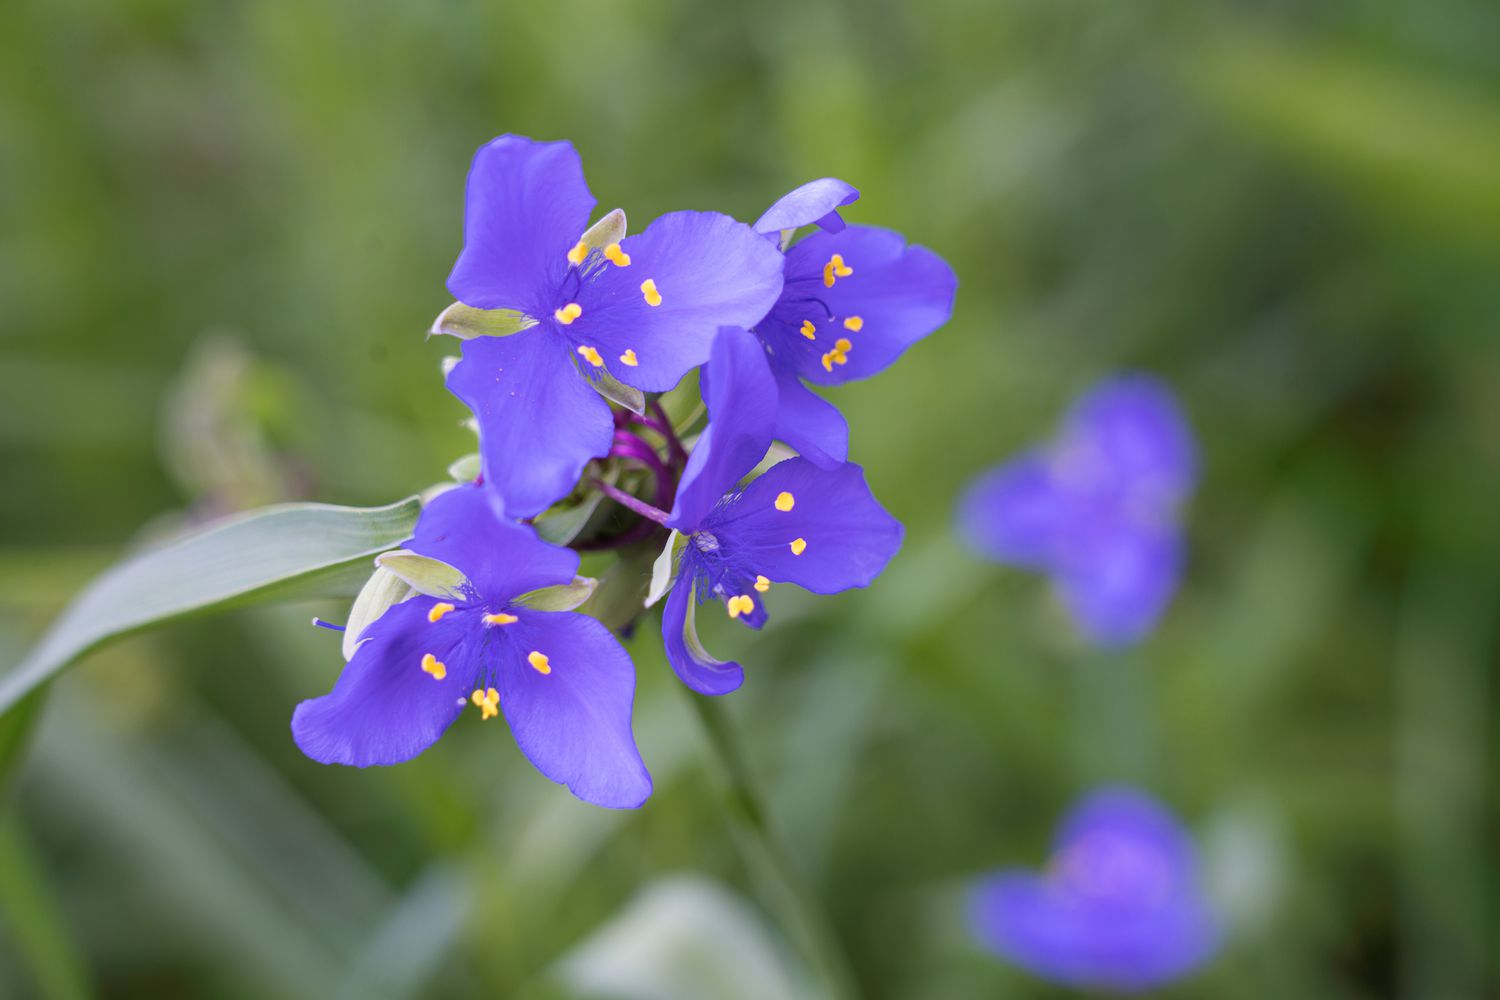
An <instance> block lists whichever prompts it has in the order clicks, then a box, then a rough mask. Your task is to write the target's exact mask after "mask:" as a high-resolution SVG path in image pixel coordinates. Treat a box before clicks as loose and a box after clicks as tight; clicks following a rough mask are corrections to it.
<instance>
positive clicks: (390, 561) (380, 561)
mask: <svg viewBox="0 0 1500 1000" xmlns="http://www.w3.org/2000/svg"><path fill="white" fill-rule="evenodd" d="M375 565H377V566H379V567H381V568H382V569H388V570H390V571H391V572H392V573H395V574H396V575H397V576H399V577H400V578H401V579H402V580H405V581H406V584H407V586H409V587H411V589H412V590H415V591H416V592H417V593H419V594H426V595H427V596H428V597H445V598H446V597H459V596H461V595H462V594H463V586H464V583H465V582H467V581H466V580H465V578H464V575H463V574H462V573H460V572H459V571H458V570H456V569H454V568H453V567H452V566H449V565H448V564H447V563H445V562H443V561H442V560H441V559H433V558H431V557H430V556H424V555H422V554H420V553H417V552H412V551H411V550H410V549H397V550H396V551H394V552H385V553H382V554H381V555H379V556H377V557H376V559H375Z"/></svg>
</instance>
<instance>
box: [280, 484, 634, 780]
mask: <svg viewBox="0 0 1500 1000" xmlns="http://www.w3.org/2000/svg"><path fill="white" fill-rule="evenodd" d="M408 548H409V549H410V550H411V551H413V552H416V553H418V554H420V555H423V556H427V557H428V558H431V559H436V560H439V561H441V562H445V563H447V564H448V565H449V566H452V567H453V568H454V569H457V570H458V571H459V572H461V573H462V574H463V575H464V577H465V578H466V579H465V582H464V583H463V584H462V587H461V592H459V593H454V594H452V595H450V596H445V597H430V596H424V595H419V596H415V597H412V598H411V599H409V600H406V601H403V602H401V603H400V604H396V605H394V606H392V607H391V608H390V609H389V610H388V611H386V613H385V614H384V615H382V616H381V617H380V618H378V619H376V621H375V622H374V623H373V624H371V625H370V626H369V627H368V628H367V629H365V631H364V632H363V634H362V635H361V636H360V643H359V646H358V648H357V649H356V651H355V653H354V656H353V658H352V659H350V661H349V664H348V666H346V667H345V668H344V672H343V673H342V674H341V675H340V676H339V679H338V681H337V683H335V684H334V687H333V690H332V691H331V692H329V693H328V694H326V695H324V696H323V697H321V698H314V699H312V700H311V701H305V702H303V703H302V704H301V705H299V706H297V711H296V713H295V714H294V715H293V717H292V733H293V736H294V738H295V739H296V741H297V745H298V746H299V747H301V748H302V751H303V753H305V754H307V755H308V756H309V757H311V758H312V759H314V760H316V761H320V762H322V763H324V764H349V765H353V766H355V767H368V766H371V765H376V764H396V763H400V762H402V761H405V760H409V759H411V758H412V757H415V756H416V755H417V754H419V753H421V752H422V751H423V750H425V749H427V748H428V747H429V746H431V745H432V744H433V743H434V742H436V740H437V739H438V737H440V736H442V734H443V733H444V732H445V731H446V730H447V728H448V727H449V726H450V725H452V724H453V722H454V721H455V720H457V719H458V717H459V716H460V715H461V714H463V712H464V710H465V708H466V707H467V706H468V705H470V704H471V703H472V705H473V706H474V707H475V708H476V709H477V711H478V712H479V716H480V718H481V719H490V718H493V717H494V716H496V715H504V716H505V721H506V722H507V723H509V725H510V730H511V734H512V735H513V736H514V737H515V739H516V743H517V745H518V746H519V747H520V748H521V752H522V753H524V754H525V755H526V758H527V759H528V760H530V761H531V763H532V764H533V765H535V767H536V769H537V770H538V771H541V772H542V773H543V774H544V775H546V776H547V777H549V778H551V779H552V780H553V781H556V782H558V783H560V784H564V785H566V786H567V787H568V789H569V790H570V791H571V792H572V793H573V794H574V795H576V796H578V797H579V798H580V799H583V800H584V801H585V802H592V803H594V804H595V805H601V806H609V807H611V808H616V809H628V808H634V807H636V806H638V805H640V804H641V803H642V802H644V801H645V800H646V798H647V797H648V796H649V795H650V794H651V776H650V775H649V774H647V773H646V767H645V765H644V764H643V763H642V761H641V756H640V753H639V751H638V750H637V749H636V745H635V738H634V736H633V735H632V733H631V728H630V713H631V704H632V701H633V700H634V697H635V670H634V668H633V666H632V664H631V662H630V657H629V656H628V655H627V654H626V652H625V650H624V648H623V647H622V646H621V645H620V643H619V641H618V640H616V639H615V637H614V636H613V635H611V634H610V632H609V630H608V629H607V628H605V627H604V626H603V625H601V624H600V623H599V622H598V621H596V620H594V619H593V618H590V617H589V616H588V615H583V614H576V613H573V612H570V611H539V610H536V609H534V608H531V607H528V606H527V605H526V604H525V603H524V602H521V601H518V598H521V597H522V596H523V595H526V594H528V593H529V592H532V591H536V590H540V589H542V588H545V587H551V586H556V585H559V584H566V583H569V582H571V581H572V580H573V574H574V573H575V572H576V571H577V569H578V553H576V552H573V551H571V550H569V549H563V548H558V547H557V546H554V545H549V544H547V543H546V542H543V541H541V540H539V539H538V538H537V537H536V534H535V532H534V531H533V530H532V529H531V528H529V527H526V526H523V525H517V524H512V523H509V522H506V521H503V520H501V519H499V518H498V517H496V516H495V514H494V513H493V510H492V507H491V504H490V502H489V500H488V499H487V498H486V497H485V495H484V491H483V489H482V488H481V487H479V486H460V487H457V488H455V489H452V490H449V491H448V492H447V493H444V494H442V495H440V496H438V497H437V498H436V499H435V500H433V501H432V503H431V504H429V505H428V506H427V508H426V509H425V510H424V511H423V512H422V516H421V518H420V519H419V520H418V522H417V527H416V532H415V535H414V536H413V538H412V541H411V543H410V544H409V546H408Z"/></svg>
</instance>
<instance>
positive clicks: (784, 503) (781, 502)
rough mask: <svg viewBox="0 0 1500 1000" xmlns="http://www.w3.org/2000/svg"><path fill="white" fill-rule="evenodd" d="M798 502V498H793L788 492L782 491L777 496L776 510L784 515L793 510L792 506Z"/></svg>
mask: <svg viewBox="0 0 1500 1000" xmlns="http://www.w3.org/2000/svg"><path fill="white" fill-rule="evenodd" d="M796 502H797V498H796V497H794V496H792V495H791V494H790V493H788V492H787V491H786V490H782V491H781V492H780V493H778V494H776V509H777V510H779V511H781V512H782V513H783V514H784V513H786V512H787V511H789V510H791V509H792V505H793V504H794V503H796Z"/></svg>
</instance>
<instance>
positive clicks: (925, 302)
mask: <svg viewBox="0 0 1500 1000" xmlns="http://www.w3.org/2000/svg"><path fill="white" fill-rule="evenodd" d="M858 197H859V192H858V191H856V190H855V189H854V188H853V187H851V186H849V185H848V184H845V183H844V182H843V181H839V180H835V179H833V178H824V179H822V180H817V181H812V182H811V183H809V184H804V185H803V186H802V187H800V188H797V189H796V190H795V191H792V192H791V193H789V194H787V195H785V196H784V197H782V198H781V199H780V200H779V201H777V202H776V204H774V205H772V206H771V208H770V209H769V210H768V211H767V212H766V214H765V215H763V216H761V218H760V219H759V220H758V221H757V222H756V223H755V229H756V231H757V232H759V233H762V234H763V235H767V236H775V235H776V234H779V233H782V232H784V231H790V230H793V229H796V228H798V227H800V226H806V225H811V224H816V225H818V226H819V227H820V228H821V230H822V231H821V232H817V233H813V234H812V235H810V236H808V237H806V238H805V239H803V240H801V241H799V242H798V243H796V244H794V245H793V246H792V247H791V249H790V250H788V251H787V253H786V269H785V275H786V283H785V286H784V287H783V288H782V290H781V295H780V297H779V298H778V299H777V300H776V304H775V306H773V307H772V308H771V311H770V313H769V314H768V315H767V316H766V317H765V318H764V319H762V320H761V321H760V322H758V323H756V324H755V326H754V332H755V334H756V335H757V336H759V337H760V339H761V340H762V341H764V343H765V345H766V348H767V349H768V350H769V352H770V354H771V360H772V372H773V374H774V375H775V379H776V388H777V393H778V396H779V400H780V402H779V405H778V407H777V412H776V419H775V424H774V427H773V430H774V432H775V436H776V438H777V439H778V440H781V441H785V442H786V443H787V444H789V445H791V446H792V447H793V448H795V449H796V450H797V452H798V453H799V454H801V455H802V456H803V457H804V458H806V459H808V460H809V461H812V462H814V463H816V464H817V465H819V466H822V467H824V468H833V467H834V466H836V465H838V464H840V463H842V462H844V461H845V460H847V459H848V457H849V425H848V424H847V423H845V421H844V417H843V415H842V414H841V413H839V411H838V409H837V408H835V407H834V406H833V405H832V404H830V403H828V402H827V401H825V400H824V399H822V398H821V397H819V396H818V395H817V394H816V393H814V392H813V391H812V390H811V389H809V388H807V386H805V385H803V380H804V379H805V380H807V381H809V382H813V383H815V384H817V385H840V384H842V383H844V382H849V381H853V380H855V379H861V378H866V377H868V376H870V375H874V374H875V373H876V372H879V371H882V370H884V369H885V368H886V367H888V366H889V365H890V364H891V363H892V362H894V361H895V360H896V359H897V358H898V357H900V356H901V354H902V352H903V351H905V350H906V349H907V348H908V347H910V346H911V345H912V344H914V343H916V342H917V341H918V340H921V339H922V338H923V337H925V336H927V335H928V334H929V333H931V332H932V331H934V330H936V329H937V328H938V327H940V326H942V325H943V324H944V323H946V322H947V321H948V317H949V316H951V315H952V313H953V296H954V293H955V291H956V290H957V288H958V279H957V277H955V276H954V274H953V269H952V268H950V267H949V266H948V264H947V263H946V262H945V261H944V260H943V259H942V258H941V257H939V256H938V255H937V254H935V253H933V252H932V251H931V250H928V249H927V248H926V247H921V246H907V245H906V241H905V240H904V239H902V237H901V236H900V234H898V233H894V232H891V231H889V230H886V229H876V228H872V227H868V226H847V227H846V226H845V224H844V220H843V218H842V216H840V215H839V213H838V209H839V208H840V207H841V206H843V205H847V204H849V203H850V202H852V201H854V200H855V199H857V198H858Z"/></svg>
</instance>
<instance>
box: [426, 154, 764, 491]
mask: <svg viewBox="0 0 1500 1000" xmlns="http://www.w3.org/2000/svg"><path fill="white" fill-rule="evenodd" d="M594 204H595V202H594V196H593V195H592V194H591V193H590V192H589V189H588V185H587V184H586V183H584V179H583V166H582V164H581V162H580V161H579V158H578V153H577V152H576V151H575V150H574V149H573V146H572V144H571V143H567V142H550V143H544V142H534V141H532V140H530V139H527V138H524V137H521V136H514V135H504V136H501V137H500V138H498V139H495V140H493V141H491V142H490V143H488V144H487V145H485V146H483V147H482V148H481V149H480V150H479V152H478V153H477V154H476V155H475V157H474V165H473V167H472V168H471V169H470V171H469V182H468V191H467V207H466V209H465V214H464V248H463V252H462V253H461V254H460V255H459V258H458V262H457V263H456V264H455V265H454V267H453V273H452V275H451V276H450V277H449V278H448V289H449V291H451V292H452V293H453V295H454V297H455V298H457V299H458V300H459V301H460V302H462V303H464V304H465V305H468V306H472V307H474V308H478V309H510V310H515V311H516V312H518V313H520V314H522V315H523V316H525V317H527V318H528V319H529V320H531V321H534V324H535V325H533V326H531V327H529V328H527V329H523V330H522V331H521V332H519V333H515V334H512V335H511V336H508V337H488V336H486V337H477V338H475V339H473V340H469V341H467V342H466V343H465V344H464V347H463V360H462V361H460V362H459V363H458V365H457V366H456V367H455V368H454V369H453V371H452V372H451V373H450V374H449V376H448V388H449V389H450V390H451V391H452V392H453V393H454V395H456V396H458V397H459V398H460V399H462V400H463V401H464V402H465V403H466V404H468V406H469V408H470V409H472V410H473V411H474V415H475V417H476V418H477V419H478V422H479V434H480V455H481V458H482V461H483V465H484V479H485V483H486V484H487V485H488V487H489V488H490V489H491V490H492V491H493V493H494V496H495V498H496V501H497V506H498V507H499V508H500V509H501V510H503V511H504V513H506V514H507V515H509V516H511V517H530V516H533V515H535V514H537V513H540V512H541V511H542V510H543V509H544V508H546V507H547V506H548V505H549V504H551V503H552V502H554V501H555V500H557V499H558V498H559V497H562V496H564V495H565V494H567V493H568V491H569V490H571V489H572V488H573V486H574V484H575V483H576V482H577V480H578V476H579V473H580V472H581V471H582V469H583V466H584V465H585V464H586V463H587V462H588V460H589V459H591V458H596V457H599V456H602V455H604V454H606V453H607V452H608V451H609V448H610V441H611V438H612V434H613V426H612V422H611V418H610V410H609V405H608V404H607V403H606V402H605V401H604V399H603V398H602V397H600V396H599V394H598V393H596V392H594V391H593V389H592V388H590V386H589V385H588V384H587V383H586V382H585V380H584V377H580V371H581V372H582V374H583V376H586V377H590V378H597V377H598V376H600V375H601V374H602V373H608V374H609V375H612V376H613V377H614V378H616V379H618V380H619V381H621V382H624V383H625V384H627V385H631V386H634V387H635V388H637V389H640V390H642V391H644V392H662V391H665V390H667V389H671V388H672V387H673V386H675V385H676V384H677V382H678V381H679V380H680V379H681V378H682V376H683V375H684V374H686V373H687V372H688V371H689V370H691V369H693V368H695V367H697V366H698V365H701V364H702V363H703V362H704V361H706V360H707V359H708V352H709V347H710V345H711V343H712V341H713V336H714V333H715V332H716V331H717V330H718V328H719V326H720V325H722V324H735V325H741V326H748V325H750V324H752V323H754V322H756V321H757V320H759V319H760V318H761V317H762V316H764V315H765V313H766V311H767V310H768V309H769V308H770V307H771V305H772V304H773V303H774V302H775V301H776V296H777V294H778V293H779V292H780V291H781V286H782V276H781V265H782V258H781V256H780V254H778V253H777V252H776V248H775V246H774V245H771V244H769V243H767V241H766V240H765V239H763V238H762V237H760V236H758V235H756V233H755V231H754V230H753V229H751V228H750V227H749V226H747V225H745V224H743V223H740V222H736V221H735V220H733V219H731V218H730V217H729V216H727V215H721V214H718V213H715V212H673V213H670V214H668V215H664V216H662V217H661V218H659V219H657V220H656V221H655V222H653V223H652V224H651V225H650V226H648V227H647V228H646V231H645V232H643V233H640V234H638V235H636V236H627V237H625V238H623V239H621V240H620V241H619V242H618V243H611V244H609V245H607V246H605V247H600V248H592V247H590V246H588V245H587V244H586V243H585V242H584V241H583V240H581V239H580V237H581V236H582V235H583V233H584V231H585V229H586V228H587V227H588V220H589V213H590V211H591V210H592V209H593V207H594Z"/></svg>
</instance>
